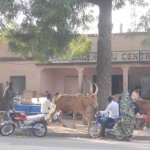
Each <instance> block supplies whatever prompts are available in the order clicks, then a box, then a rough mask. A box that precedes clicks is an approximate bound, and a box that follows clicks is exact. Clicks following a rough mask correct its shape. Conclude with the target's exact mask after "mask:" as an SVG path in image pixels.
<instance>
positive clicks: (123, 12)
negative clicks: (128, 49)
mask: <svg viewBox="0 0 150 150" xmlns="http://www.w3.org/2000/svg"><path fill="white" fill-rule="evenodd" d="M133 9H135V7H131V6H129V5H126V6H125V7H124V8H122V9H119V10H115V11H112V24H113V30H112V33H119V32H120V24H122V32H127V31H128V29H129V27H130V24H131V21H132V17H131V13H132V10H133ZM135 10H136V12H137V13H138V14H139V16H140V14H142V13H143V12H144V10H145V8H144V9H143V8H137V7H136V9H135ZM93 11H94V13H93V15H94V16H98V14H99V9H98V7H97V6H95V7H93ZM82 33H88V34H96V33H98V30H97V21H94V22H93V23H91V25H90V30H89V31H84V32H83V31H82Z"/></svg>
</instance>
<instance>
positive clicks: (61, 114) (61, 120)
mask: <svg viewBox="0 0 150 150" xmlns="http://www.w3.org/2000/svg"><path fill="white" fill-rule="evenodd" d="M63 114H64V112H63V111H61V112H60V123H61V125H62V126H63V127H66V125H65V124H64V123H63V119H62V117H63Z"/></svg>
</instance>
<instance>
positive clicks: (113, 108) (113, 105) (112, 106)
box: [100, 96, 119, 138]
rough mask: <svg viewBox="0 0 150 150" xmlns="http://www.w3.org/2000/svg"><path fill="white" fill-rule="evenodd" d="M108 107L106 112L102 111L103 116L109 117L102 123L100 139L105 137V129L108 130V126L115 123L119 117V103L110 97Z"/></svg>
mask: <svg viewBox="0 0 150 150" xmlns="http://www.w3.org/2000/svg"><path fill="white" fill-rule="evenodd" d="M108 102H109V104H108V106H107V108H106V110H105V111H100V113H101V114H108V115H109V117H108V118H107V119H106V120H105V121H104V122H103V123H102V129H101V133H100V138H104V137H105V128H107V126H108V124H109V123H110V122H112V121H114V120H115V119H116V118H118V117H119V105H118V103H117V102H115V101H113V98H112V97H111V96H109V97H108Z"/></svg>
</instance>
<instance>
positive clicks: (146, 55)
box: [140, 51, 150, 62]
mask: <svg viewBox="0 0 150 150" xmlns="http://www.w3.org/2000/svg"><path fill="white" fill-rule="evenodd" d="M140 61H141V62H144V61H146V62H148V61H150V51H140Z"/></svg>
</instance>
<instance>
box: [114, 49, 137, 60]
mask: <svg viewBox="0 0 150 150" xmlns="http://www.w3.org/2000/svg"><path fill="white" fill-rule="evenodd" d="M136 61H139V51H134V52H132V51H126V52H112V62H136Z"/></svg>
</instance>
